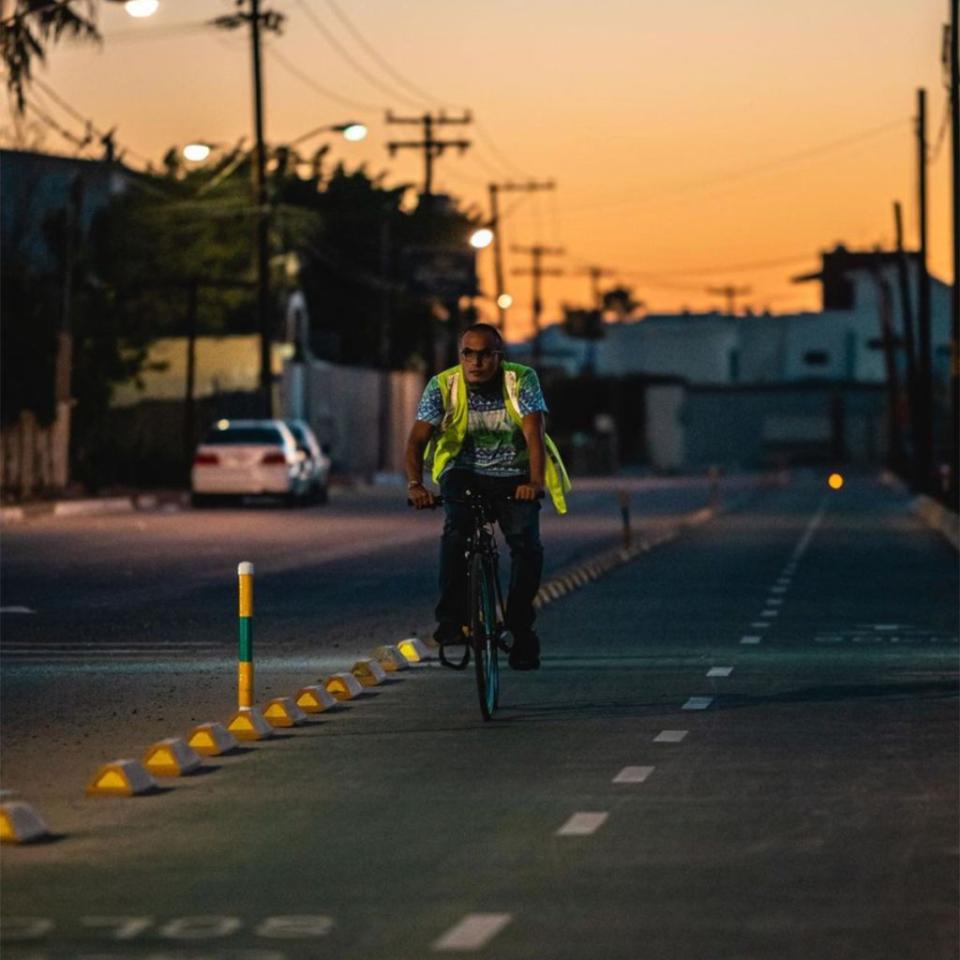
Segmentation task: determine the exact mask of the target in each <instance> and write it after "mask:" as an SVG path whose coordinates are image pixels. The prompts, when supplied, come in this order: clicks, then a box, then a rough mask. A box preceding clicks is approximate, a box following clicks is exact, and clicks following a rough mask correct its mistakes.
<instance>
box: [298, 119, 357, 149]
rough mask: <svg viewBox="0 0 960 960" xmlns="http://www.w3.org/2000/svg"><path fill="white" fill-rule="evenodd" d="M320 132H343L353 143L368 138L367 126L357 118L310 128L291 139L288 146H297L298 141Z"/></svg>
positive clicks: (344, 137) (301, 141) (345, 138)
mask: <svg viewBox="0 0 960 960" xmlns="http://www.w3.org/2000/svg"><path fill="white" fill-rule="evenodd" d="M318 133H341V134H343V139H344V140H349V141H350V142H351V143H358V142H359V141H360V140H364V139H366V136H367V128H366V126H365V125H364V124H362V123H358V122H357V121H356V120H349V121H347V122H346V123H330V124H326V125H325V126H322V127H315V128H314V129H313V130H308V131H307V132H306V133H302V134H300V136H299V137H296V138H295V139H293V140H291V141H289V143H287V146H288V147H295V146H296V145H297V144H298V143H303V141H304V140H309V139H310V138H311V137H315V136H316V135H317V134H318Z"/></svg>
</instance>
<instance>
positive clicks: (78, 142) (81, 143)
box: [26, 101, 93, 154]
mask: <svg viewBox="0 0 960 960" xmlns="http://www.w3.org/2000/svg"><path fill="white" fill-rule="evenodd" d="M26 108H27V109H28V110H29V111H30V112H31V113H33V114H34V115H35V116H36V117H37V119H38V120H40V122H41V123H44V124H46V126H48V127H49V128H50V129H51V130H54V131H55V132H56V133H58V134H59V135H60V136H61V137H63V139H64V140H66V141H67V142H68V143H71V144H73V146H75V147H76V148H77V153H78V154H79V153H80V151H81V150H85V149H86V148H87V147H89V146H90V144H91V143H93V137H92V135H91V131H90V130H89V129H88V130H87V133H86V135H85V136H83V137H78V136H77V135H76V134H75V133H72V132H71V131H70V130H67V128H66V127H62V126H61V125H60V124H59V123H57V121H56V120H54V119H53V117H51V116H50V114H48V113H46V112H45V111H43V110H41V109H40V108H39V107H38V106H37V105H36V103H33V102H31V101H27V103H26Z"/></svg>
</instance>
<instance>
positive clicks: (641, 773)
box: [613, 767, 656, 783]
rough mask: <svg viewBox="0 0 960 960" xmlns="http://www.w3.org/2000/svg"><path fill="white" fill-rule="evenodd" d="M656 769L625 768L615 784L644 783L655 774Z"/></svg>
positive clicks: (617, 776) (614, 781)
mask: <svg viewBox="0 0 960 960" xmlns="http://www.w3.org/2000/svg"><path fill="white" fill-rule="evenodd" d="M654 769H656V768H655V767H624V768H623V769H622V770H621V771H620V772H619V773H618V774H617V775H616V776H615V777H614V778H613V783H643V781H644V780H646V779H647V777H649V776H650V774H651V773H653V771H654Z"/></svg>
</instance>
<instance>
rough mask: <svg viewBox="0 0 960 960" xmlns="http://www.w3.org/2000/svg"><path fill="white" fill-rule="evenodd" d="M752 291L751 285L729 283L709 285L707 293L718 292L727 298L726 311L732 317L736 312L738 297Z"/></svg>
mask: <svg viewBox="0 0 960 960" xmlns="http://www.w3.org/2000/svg"><path fill="white" fill-rule="evenodd" d="M752 292H753V289H752V288H751V287H735V286H733V284H728V285H727V286H725V287H707V293H717V294H720V295H721V296H723V297H726V298H727V309H726V312H727V314H728V315H729V316H731V317H732V316H733V315H734V314H735V313H736V310H735V306H736V298H737V297H740V296H746V295H747V294H748V293H752Z"/></svg>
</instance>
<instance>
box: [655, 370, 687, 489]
mask: <svg viewBox="0 0 960 960" xmlns="http://www.w3.org/2000/svg"><path fill="white" fill-rule="evenodd" d="M686 393H687V388H686V387H685V386H683V385H682V384H664V385H662V386H660V385H657V386H650V387H648V388H647V396H646V411H647V429H646V437H647V457H648V458H649V461H650V466H652V467H653V468H654V469H655V470H663V471H666V472H670V471H673V470H680V469H682V468H683V467H684V465H685V464H686V459H687V454H686V446H685V430H684V424H683V406H684V403H685V401H686Z"/></svg>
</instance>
